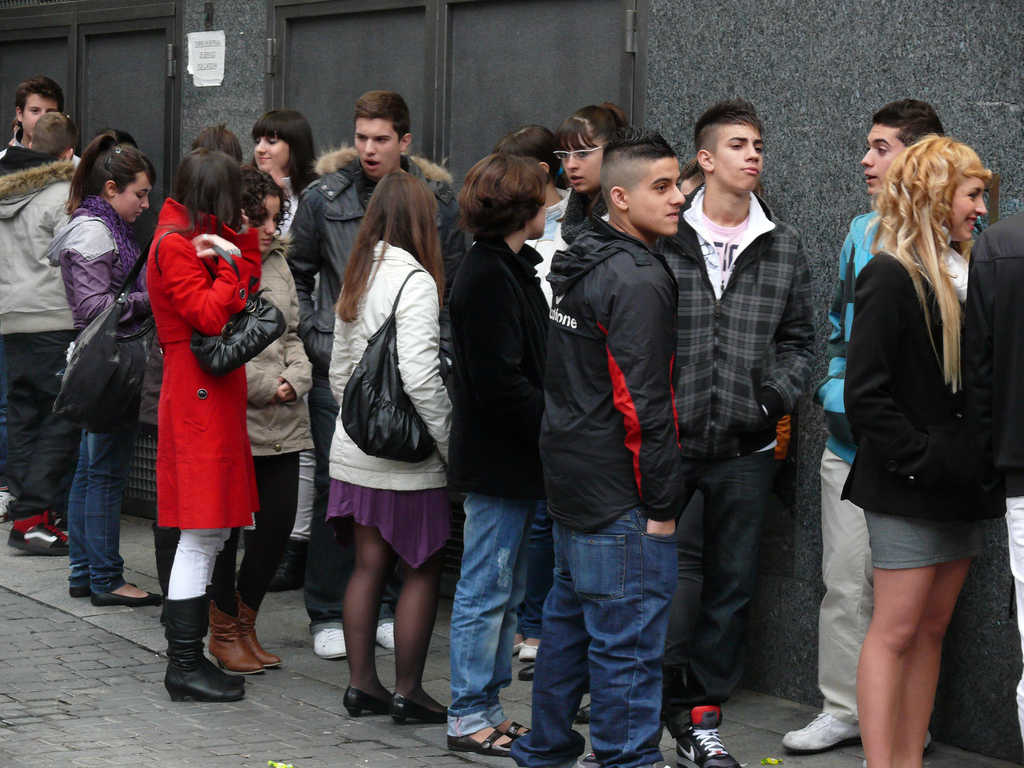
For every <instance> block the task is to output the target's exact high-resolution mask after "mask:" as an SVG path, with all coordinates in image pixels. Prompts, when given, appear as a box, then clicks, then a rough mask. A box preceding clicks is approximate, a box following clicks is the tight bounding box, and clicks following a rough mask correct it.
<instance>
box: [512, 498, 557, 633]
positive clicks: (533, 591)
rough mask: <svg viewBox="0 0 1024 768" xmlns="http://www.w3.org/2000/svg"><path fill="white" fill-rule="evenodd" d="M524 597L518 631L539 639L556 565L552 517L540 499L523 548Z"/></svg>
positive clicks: (520, 609) (520, 608) (520, 607)
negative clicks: (524, 550)
mask: <svg viewBox="0 0 1024 768" xmlns="http://www.w3.org/2000/svg"><path fill="white" fill-rule="evenodd" d="M526 560H527V563H526V597H525V598H523V603H522V605H520V606H519V630H518V632H519V634H520V635H522V636H523V637H533V638H538V639H539V638H540V633H541V617H542V615H543V613H544V601H545V600H546V599H547V596H548V591H549V590H550V589H551V581H552V579H553V578H554V568H555V544H554V541H553V540H552V538H551V518H550V517H548V505H547V503H546V502H541V503H539V504H538V505H537V512H536V514H535V515H534V516H533V524H532V525H531V526H530V541H529V544H528V545H527V548H526Z"/></svg>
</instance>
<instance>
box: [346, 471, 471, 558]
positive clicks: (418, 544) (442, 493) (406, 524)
mask: <svg viewBox="0 0 1024 768" xmlns="http://www.w3.org/2000/svg"><path fill="white" fill-rule="evenodd" d="M451 518H452V510H451V502H450V501H449V499H448V489H447V488H428V489H426V490H423V491H389V490H384V489H381V488H365V487H363V486H361V485H354V484H352V483H346V482H343V481H341V480H335V479H334V478H331V491H330V496H329V497H328V499H327V515H326V520H327V521H328V522H329V523H331V525H333V526H334V533H335V535H336V536H337V537H338V542H339V543H340V544H341V545H342V546H345V547H347V546H351V544H352V525H351V522H350V521H353V520H354V521H355V522H357V523H359V524H360V525H365V526H367V527H370V526H372V527H374V528H376V529H377V530H378V531H380V535H381V536H382V537H383V538H384V541H386V542H387V543H388V544H390V545H391V548H392V549H394V550H395V552H396V553H397V554H398V556H399V557H400V558H402V560H404V561H405V562H406V563H408V564H409V565H411V566H412V567H413V568H419V567H420V566H421V565H423V564H424V563H425V562H427V560H429V559H430V556H431V555H433V554H434V553H435V552H437V551H438V550H440V549H441V548H442V547H443V546H444V545H445V542H447V541H448V536H449V535H450V534H451Z"/></svg>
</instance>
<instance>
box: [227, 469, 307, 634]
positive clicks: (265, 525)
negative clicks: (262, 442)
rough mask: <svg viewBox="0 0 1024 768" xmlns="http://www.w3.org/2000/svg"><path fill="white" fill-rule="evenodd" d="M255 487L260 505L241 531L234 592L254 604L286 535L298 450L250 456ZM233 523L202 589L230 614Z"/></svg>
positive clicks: (235, 544) (235, 540)
mask: <svg viewBox="0 0 1024 768" xmlns="http://www.w3.org/2000/svg"><path fill="white" fill-rule="evenodd" d="M253 462H254V463H255V465H256V487H257V489H258V491H259V500H260V508H259V510H258V511H257V512H256V515H255V521H256V529H255V530H253V531H246V532H245V554H244V555H243V556H242V565H241V566H240V567H239V568H238V594H239V595H240V596H241V598H242V602H244V603H245V604H246V605H247V606H249V607H250V608H253V609H258V608H259V607H260V603H262V602H263V596H264V595H266V594H267V587H268V586H269V585H270V580H271V579H272V578H273V577H274V572H275V571H276V570H277V565H278V563H279V562H280V561H281V555H282V554H284V548H285V545H286V544H287V543H288V534H290V533H291V531H292V526H293V525H294V524H295V507H296V506H297V504H298V497H299V454H298V453H297V452H296V453H284V454H279V455H273V456H255V457H253ZM238 531H239V529H238V528H235V529H234V530H232V531H231V538H229V539H228V541H227V543H226V544H224V549H222V550H221V553H220V554H219V555H218V556H217V562H216V564H215V565H214V567H213V582H212V583H211V585H210V588H209V590H208V592H209V594H210V596H211V597H212V598H213V599H214V600H215V601H216V603H217V607H218V608H219V609H220V610H222V611H224V612H225V613H228V614H230V615H232V616H235V615H237V613H238V608H237V606H236V605H235V562H236V558H237V554H238Z"/></svg>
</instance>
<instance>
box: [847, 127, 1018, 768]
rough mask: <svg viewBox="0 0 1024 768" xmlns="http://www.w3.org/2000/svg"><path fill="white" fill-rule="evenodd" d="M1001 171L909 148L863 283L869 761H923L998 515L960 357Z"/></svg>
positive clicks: (864, 693)
mask: <svg viewBox="0 0 1024 768" xmlns="http://www.w3.org/2000/svg"><path fill="white" fill-rule="evenodd" d="M991 175H992V174H991V172H990V171H989V170H988V169H987V168H985V167H984V166H983V165H982V164H981V161H980V159H979V158H978V155H977V154H976V153H975V152H974V150H972V149H971V148H970V147H968V146H967V145H965V144H961V143H959V142H957V141H953V140H952V139H949V138H945V137H941V136H930V137H927V138H924V139H922V140H921V141H920V142H918V143H917V144H915V145H914V146H912V147H910V148H909V149H906V150H904V152H903V153H902V154H900V155H899V157H897V158H896V160H894V161H893V163H892V165H891V166H890V168H889V171H888V173H887V175H886V178H885V181H884V185H883V188H882V190H881V192H879V194H878V197H877V198H876V200H875V209H876V210H877V212H878V216H879V224H878V234H877V236H876V241H875V246H876V250H877V254H878V255H877V256H875V257H874V258H873V259H872V260H871V262H870V263H868V264H867V266H865V267H864V268H863V270H862V271H861V273H860V276H859V277H858V280H857V294H856V306H857V313H856V315H855V317H854V321H853V329H852V332H851V337H850V343H849V346H848V349H847V369H846V388H845V399H846V412H847V415H848V417H849V419H850V424H851V425H852V427H853V431H854V434H855V435H856V436H857V438H858V449H857V456H856V459H855V460H854V463H853V467H852V469H851V471H850V476H849V479H848V480H847V483H846V487H845V489H844V492H843V497H844V498H848V499H850V500H851V501H853V502H854V503H855V504H857V505H858V506H860V507H862V508H863V509H864V511H865V517H866V520H867V524H868V534H869V537H870V543H871V559H872V564H873V566H874V592H875V609H874V614H873V616H872V619H871V625H870V627H869V629H868V633H867V637H866V638H865V640H864V646H863V648H862V650H861V656H860V665H859V668H858V673H857V706H858V710H859V712H860V729H861V738H862V740H863V742H864V751H865V753H866V754H867V763H868V765H869V766H870V768H891V767H892V766H899V767H900V768H913V767H914V766H920V765H921V755H922V752H923V750H924V744H925V738H926V732H927V729H928V721H929V719H930V717H931V713H932V707H933V704H934V698H935V689H936V685H937V683H938V678H939V666H940V659H941V654H942V639H943V637H944V636H945V633H946V628H947V626H948V625H949V620H950V618H951V616H952V614H953V609H954V607H955V606H956V600H957V597H958V595H959V594H960V589H961V587H962V586H963V583H964V579H965V578H966V576H967V570H968V568H969V567H970V563H971V559H972V558H973V557H974V556H975V555H976V554H977V553H978V551H979V550H980V548H981V543H982V541H981V533H982V532H981V529H980V527H979V526H978V524H977V520H979V519H981V518H987V517H998V516H1000V515H1001V513H1002V506H1001V501H1002V499H1001V498H1000V497H999V496H998V494H992V493H990V492H987V491H984V490H983V489H982V486H981V482H980V479H981V472H980V466H979V464H978V463H977V461H976V458H977V456H978V453H979V452H978V451H975V450H972V447H971V440H970V434H969V432H968V430H967V428H966V426H965V422H966V419H964V418H963V417H964V410H965V407H964V400H963V387H962V376H963V373H962V364H961V360H962V355H961V335H962V318H963V309H962V304H963V302H964V300H965V298H966V293H967V273H968V270H967V258H968V257H969V254H970V244H971V238H972V236H973V229H974V224H975V222H976V220H977V219H978V217H979V216H983V215H984V214H985V212H986V210H985V203H984V198H983V194H984V189H985V184H986V183H987V182H988V180H989V179H990V178H991Z"/></svg>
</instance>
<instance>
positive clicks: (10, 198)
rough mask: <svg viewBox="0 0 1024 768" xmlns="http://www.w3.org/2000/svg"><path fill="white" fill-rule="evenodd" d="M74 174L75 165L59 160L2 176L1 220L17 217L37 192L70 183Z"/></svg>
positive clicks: (0, 180)
mask: <svg viewBox="0 0 1024 768" xmlns="http://www.w3.org/2000/svg"><path fill="white" fill-rule="evenodd" d="M74 173H75V164H74V163H72V162H71V161H70V160H57V161H54V162H52V163H45V164H43V165H37V166H35V167H33V168H26V169H25V170H23V171H17V172H15V173H9V174H7V175H6V176H0V218H10V217H11V216H14V215H16V214H17V213H18V211H20V210H21V208H22V207H24V206H25V205H26V204H27V203H28V201H29V200H30V199H31V198H32V197H33V196H34V195H35V194H36V193H37V192H39V191H40V190H42V189H45V188H46V187H48V186H50V185H51V184H56V183H58V182H61V181H66V182H70V181H71V177H72V176H73V175H74Z"/></svg>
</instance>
